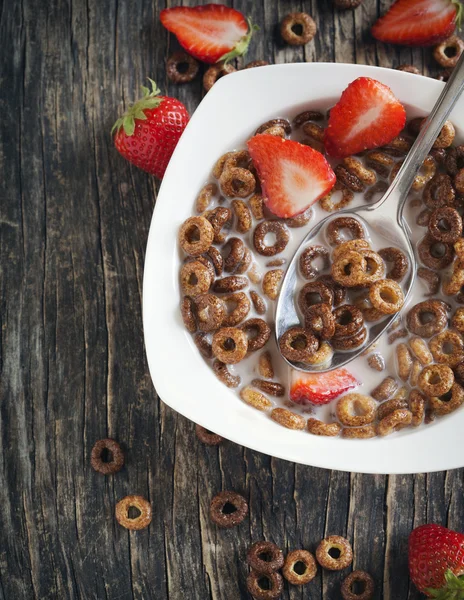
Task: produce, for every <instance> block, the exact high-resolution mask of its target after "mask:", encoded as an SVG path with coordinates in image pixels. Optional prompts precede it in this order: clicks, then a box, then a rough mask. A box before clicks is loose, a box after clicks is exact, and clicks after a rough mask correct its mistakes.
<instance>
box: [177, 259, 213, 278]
mask: <svg viewBox="0 0 464 600" xmlns="http://www.w3.org/2000/svg"><path fill="white" fill-rule="evenodd" d="M195 261H196V262H199V263H201V264H202V265H204V266H205V267H206V268H207V269H208V271H209V274H210V276H211V281H214V278H215V277H216V271H215V269H214V265H213V263H212V262H211V260H209V258H208V255H207V254H203V255H202V256H196V257H193V256H187V258H186V259H185V263H192V262H195Z"/></svg>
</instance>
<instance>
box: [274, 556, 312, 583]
mask: <svg viewBox="0 0 464 600" xmlns="http://www.w3.org/2000/svg"><path fill="white" fill-rule="evenodd" d="M316 573H317V565H316V560H315V559H314V556H313V555H312V554H311V552H308V551H307V550H293V552H289V553H288V554H287V556H286V558H285V562H284V566H283V569H282V575H283V576H284V577H285V579H286V580H287V581H288V583H291V584H292V585H304V584H306V583H309V582H310V581H312V580H313V579H314V578H315V577H316Z"/></svg>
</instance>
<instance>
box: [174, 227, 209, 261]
mask: <svg viewBox="0 0 464 600" xmlns="http://www.w3.org/2000/svg"><path fill="white" fill-rule="evenodd" d="M213 238H214V230H213V227H212V226H211V223H209V222H208V220H207V219H205V218H204V217H190V218H189V219H187V220H186V221H185V222H184V223H183V224H182V226H181V228H180V230H179V244H180V247H181V248H182V250H183V251H184V252H185V253H186V254H190V256H200V254H203V253H204V252H207V250H208V248H209V247H210V246H211V244H212V243H213Z"/></svg>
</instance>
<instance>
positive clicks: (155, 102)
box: [111, 77, 163, 136]
mask: <svg viewBox="0 0 464 600" xmlns="http://www.w3.org/2000/svg"><path fill="white" fill-rule="evenodd" d="M148 81H149V82H150V83H151V91H150V90H149V88H147V87H145V86H144V85H142V92H143V97H142V98H141V99H140V100H138V102H135V103H134V104H131V105H130V106H129V108H128V109H127V111H126V112H125V114H124V115H123V116H122V117H120V118H119V119H118V120H117V121H116V123H115V124H114V125H113V128H112V129H111V133H113V132H114V131H115V130H117V131H119V130H120V129H121V127H122V128H123V129H124V133H125V134H126V135H128V136H131V135H133V133H134V130H135V119H140V120H141V121H145V120H146V118H147V116H146V114H145V113H144V112H143V111H144V110H146V109H147V108H157V107H158V106H159V105H160V104H161V102H162V101H163V99H162V98H158V94H160V93H161V90H160V89H158V86H157V85H156V83H155V82H154V81H153V79H150V78H149V77H148Z"/></svg>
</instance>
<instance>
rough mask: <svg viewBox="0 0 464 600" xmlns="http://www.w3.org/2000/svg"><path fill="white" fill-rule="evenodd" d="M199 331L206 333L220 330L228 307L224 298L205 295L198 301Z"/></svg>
mask: <svg viewBox="0 0 464 600" xmlns="http://www.w3.org/2000/svg"><path fill="white" fill-rule="evenodd" d="M196 314H197V321H198V329H199V330H200V331H203V332H204V333H208V332H209V331H214V330H215V329H219V327H221V325H222V324H223V321H224V318H225V316H226V306H225V303H224V301H223V300H222V298H218V297H217V296H215V295H214V294H205V295H204V296H200V297H199V298H197V300H196Z"/></svg>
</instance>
